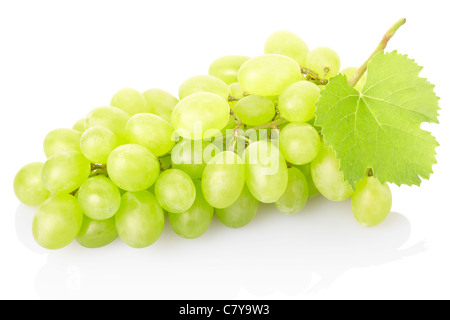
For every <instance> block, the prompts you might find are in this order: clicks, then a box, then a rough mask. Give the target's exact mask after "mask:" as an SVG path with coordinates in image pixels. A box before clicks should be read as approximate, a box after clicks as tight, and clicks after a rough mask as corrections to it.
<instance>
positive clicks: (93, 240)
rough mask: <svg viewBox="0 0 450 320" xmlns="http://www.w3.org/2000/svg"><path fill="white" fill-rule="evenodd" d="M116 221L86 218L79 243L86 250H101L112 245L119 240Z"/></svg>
mask: <svg viewBox="0 0 450 320" xmlns="http://www.w3.org/2000/svg"><path fill="white" fill-rule="evenodd" d="M117 236H118V235H117V230H116V219H115V218H114V217H111V218H109V219H106V220H92V219H91V218H89V217H87V216H84V218H83V224H82V225H81V229H80V232H79V233H78V236H77V241H78V243H79V244H81V245H82V246H83V247H86V248H91V249H94V248H100V247H104V246H106V245H107V244H110V243H111V242H113V241H114V240H116V238H117Z"/></svg>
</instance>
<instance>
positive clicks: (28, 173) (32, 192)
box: [14, 162, 50, 206]
mask: <svg viewBox="0 0 450 320" xmlns="http://www.w3.org/2000/svg"><path fill="white" fill-rule="evenodd" d="M43 166H44V164H43V163H41V162H33V163H30V164H27V165H26V166H24V167H23V168H22V169H20V170H19V172H18V173H17V175H16V177H15V179H14V192H15V193H16V196H17V198H18V199H19V200H20V202H22V203H23V204H26V205H28V206H38V205H40V204H42V203H43V202H44V201H45V200H47V199H48V197H49V196H50V192H49V191H48V190H47V189H46V188H45V187H44V185H43V184H42V180H41V171H42V167H43Z"/></svg>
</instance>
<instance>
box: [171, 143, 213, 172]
mask: <svg viewBox="0 0 450 320" xmlns="http://www.w3.org/2000/svg"><path fill="white" fill-rule="evenodd" d="M171 153H172V154H171V156H172V166H173V168H174V169H180V170H183V171H184V172H186V173H187V174H188V175H189V176H190V177H191V178H192V179H201V178H202V175H203V170H205V167H206V162H207V161H205V160H208V161H209V160H210V159H212V158H213V157H214V156H215V155H216V153H218V148H217V147H216V146H215V145H214V144H212V143H210V142H208V141H201V140H187V139H184V140H183V141H181V142H180V143H178V144H176V145H175V146H174V147H173V149H172V152H171Z"/></svg>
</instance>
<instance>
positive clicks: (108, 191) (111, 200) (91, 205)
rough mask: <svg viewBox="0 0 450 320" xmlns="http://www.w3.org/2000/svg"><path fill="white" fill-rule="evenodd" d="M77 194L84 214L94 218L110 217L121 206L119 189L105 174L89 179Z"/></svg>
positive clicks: (104, 218) (103, 218)
mask: <svg viewBox="0 0 450 320" xmlns="http://www.w3.org/2000/svg"><path fill="white" fill-rule="evenodd" d="M77 196H78V202H79V204H80V207H81V209H83V211H84V214H85V215H86V216H88V217H89V218H91V219H94V220H106V219H109V218H111V217H112V216H114V214H115V213H116V212H117V210H119V207H120V199H121V196H120V192H119V189H118V188H117V187H116V185H115V184H114V183H113V182H112V181H111V180H110V179H108V178H106V177H105V176H101V175H99V176H94V177H91V178H89V179H87V180H86V181H85V182H84V183H83V184H82V185H81V187H80V190H79V191H78V194H77Z"/></svg>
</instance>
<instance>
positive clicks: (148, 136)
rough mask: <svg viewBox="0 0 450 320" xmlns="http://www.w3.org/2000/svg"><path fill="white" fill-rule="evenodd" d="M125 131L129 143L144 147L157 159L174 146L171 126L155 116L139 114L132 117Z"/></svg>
mask: <svg viewBox="0 0 450 320" xmlns="http://www.w3.org/2000/svg"><path fill="white" fill-rule="evenodd" d="M125 130H126V137H127V139H128V142H129V143H135V144H139V145H141V146H144V147H146V148H148V149H150V151H151V152H152V153H153V154H154V155H155V156H157V157H159V156H162V155H165V154H166V153H168V152H169V151H170V150H171V149H172V147H173V145H174V144H175V142H174V141H173V140H172V134H173V129H172V126H171V125H170V123H168V122H167V121H166V120H164V119H163V118H161V117H160V116H157V115H155V114H151V113H141V114H137V115H134V116H132V117H131V118H130V120H128V123H127V126H126V129H125Z"/></svg>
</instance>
